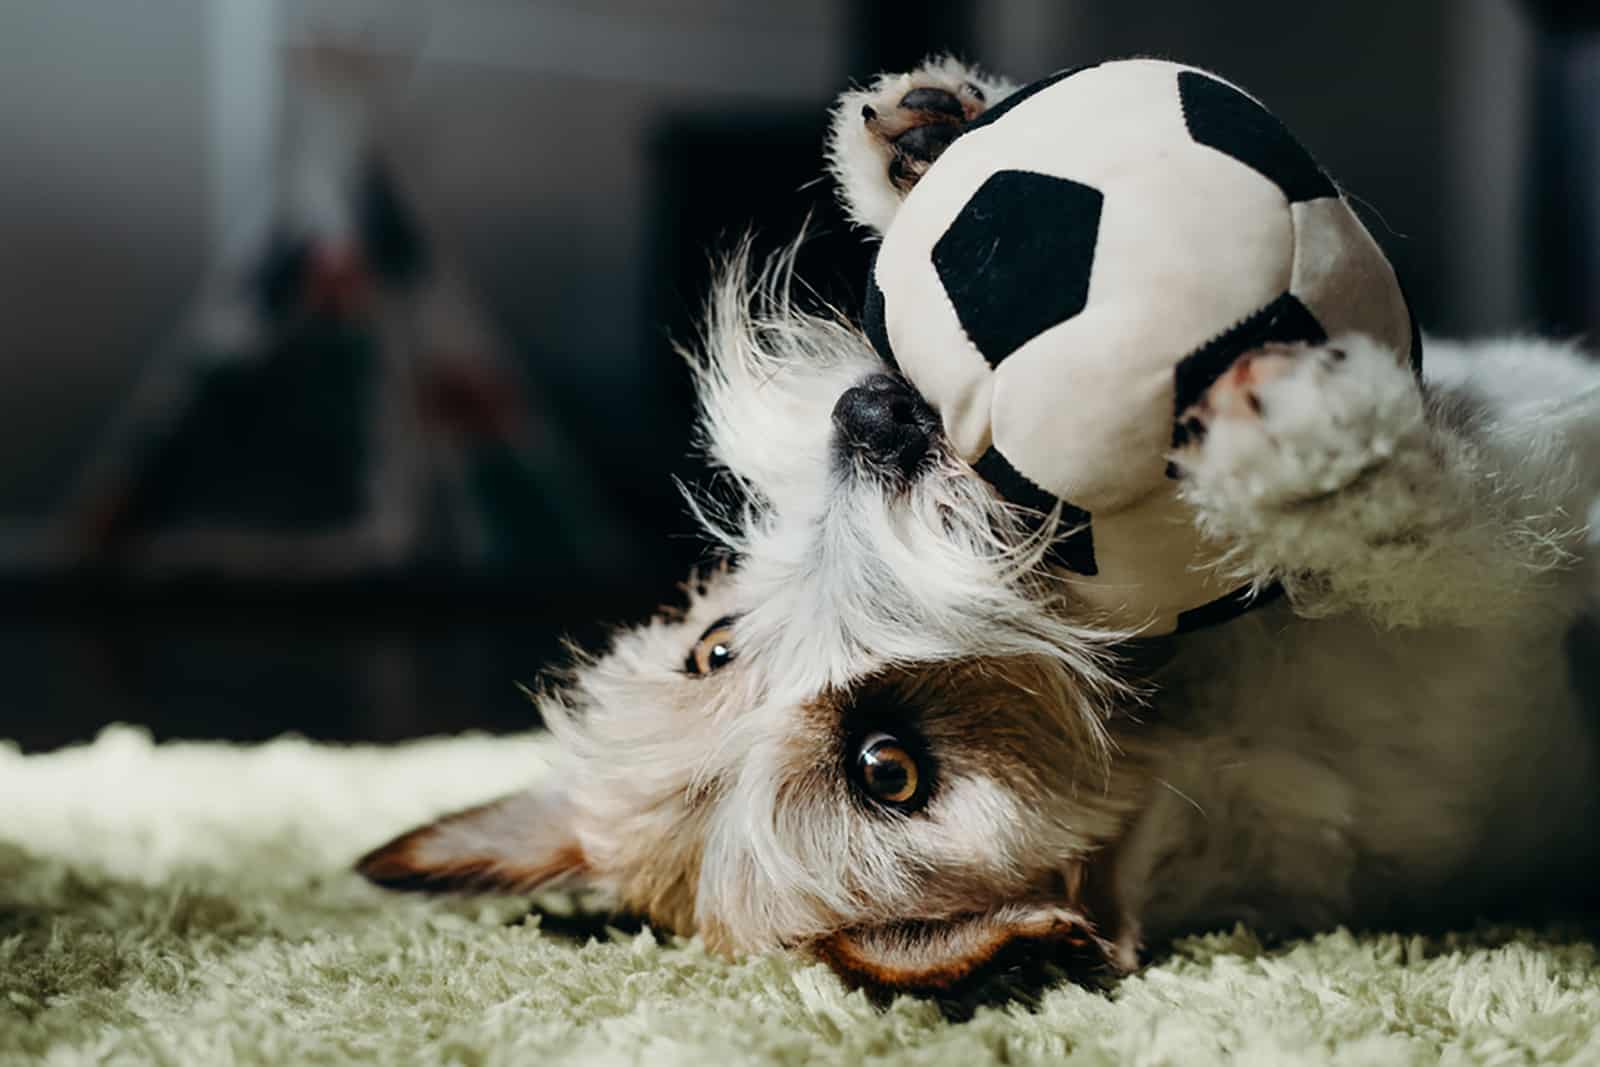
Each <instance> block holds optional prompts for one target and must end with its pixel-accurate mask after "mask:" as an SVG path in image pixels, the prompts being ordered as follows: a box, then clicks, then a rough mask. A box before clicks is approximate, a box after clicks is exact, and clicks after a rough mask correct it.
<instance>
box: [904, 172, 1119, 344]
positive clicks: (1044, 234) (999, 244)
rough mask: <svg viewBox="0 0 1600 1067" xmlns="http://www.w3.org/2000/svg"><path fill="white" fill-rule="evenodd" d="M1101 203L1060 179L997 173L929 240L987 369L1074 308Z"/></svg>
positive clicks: (1083, 295) (1085, 279) (1089, 267)
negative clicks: (952, 220)
mask: <svg viewBox="0 0 1600 1067" xmlns="http://www.w3.org/2000/svg"><path fill="white" fill-rule="evenodd" d="M1104 201H1105V197H1104V196H1103V195H1102V194H1101V193H1100V191H1099V190H1098V189H1094V188H1091V187H1090V186H1087V185H1084V184H1082V183H1080V182H1075V181H1070V180H1068V179H1066V178H1055V177H1051V176H1050V175H1048V174H1036V173H1034V172H1032V171H1025V170H1002V171H997V172H996V173H994V174H992V175H990V176H989V178H988V180H987V181H985V182H984V183H983V184H982V185H981V186H979V187H978V191H977V192H975V193H973V194H972V198H971V199H970V200H968V201H967V203H966V206H964V207H963V208H962V209H961V214H959V215H957V216H956V219H955V221H954V222H952V223H951V224H950V228H949V229H948V230H946V231H945V232H944V234H943V235H942V236H941V237H940V238H939V240H938V241H937V242H936V243H935V244H934V246H933V266H934V269H935V270H936V271H938V273H939V280H940V281H941V282H942V283H943V284H944V290H945V293H946V295H948V296H949V298H950V303H951V304H952V305H954V307H955V310H956V317H957V318H958V319H959V320H960V321H961V328H962V329H963V330H965V331H966V333H967V337H968V338H969V339H971V341H972V343H973V344H974V345H975V346H976V347H977V349H978V351H979V352H980V353H982V354H983V358H984V359H986V360H988V361H989V365H990V366H991V367H998V366H999V365H1000V363H1001V362H1002V361H1003V360H1004V359H1005V358H1006V357H1007V356H1009V355H1011V353H1013V352H1015V351H1016V350H1017V349H1018V348H1020V347H1021V346H1022V345H1023V344H1025V343H1026V342H1028V341H1030V340H1032V339H1033V338H1035V337H1037V336H1038V335H1039V334H1041V333H1043V332H1044V331H1045V330H1048V329H1049V328H1050V327H1052V326H1054V325H1056V324H1057V323H1061V322H1065V321H1066V320H1067V319H1070V318H1072V317H1073V316H1074V315H1076V314H1078V312H1080V311H1082V310H1083V307H1084V304H1086V303H1087V302H1088V299H1089V276H1090V274H1091V273H1092V272H1093V270H1094V250H1095V244H1096V242H1097V240H1098V239H1099V233H1100V209H1101V206H1102V204H1103V203H1104Z"/></svg>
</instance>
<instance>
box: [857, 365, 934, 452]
mask: <svg viewBox="0 0 1600 1067" xmlns="http://www.w3.org/2000/svg"><path fill="white" fill-rule="evenodd" d="M833 428H834V441H835V445H836V447H837V449H838V451H839V454H840V456H841V457H843V458H847V459H853V460H854V461H855V462H857V463H859V464H861V465H863V466H865V467H867V468H868V469H870V470H873V471H876V472H878V473H880V474H887V475H898V476H901V477H905V478H910V477H912V476H913V475H915V474H916V473H917V471H918V470H920V469H921V468H922V466H923V464H924V462H925V461H926V460H927V459H928V457H929V456H931V455H932V454H933V443H934V437H935V435H937V434H938V433H939V416H938V415H937V414H936V413H935V412H934V410H933V409H932V408H931V407H929V406H928V403H927V401H925V400H923V399H922V397H921V396H920V395H918V393H917V391H916V390H915V389H913V388H911V385H910V383H908V382H907V381H906V380H905V379H904V378H901V377H900V376H898V375H895V374H874V375H872V376H871V377H869V378H866V379H864V380H863V381H862V382H861V384H859V385H856V386H852V387H851V388H849V389H846V390H845V391H844V395H842V396H840V397H839V401H838V403H836V404H834V406H833Z"/></svg>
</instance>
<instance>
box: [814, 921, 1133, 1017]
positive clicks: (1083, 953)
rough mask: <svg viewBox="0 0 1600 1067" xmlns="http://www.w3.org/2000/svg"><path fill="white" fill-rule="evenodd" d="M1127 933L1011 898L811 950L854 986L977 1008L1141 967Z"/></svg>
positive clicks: (818, 943)
mask: <svg viewBox="0 0 1600 1067" xmlns="http://www.w3.org/2000/svg"><path fill="white" fill-rule="evenodd" d="M1136 941H1137V938H1136V935H1134V934H1133V933H1132V931H1131V930H1129V931H1125V932H1122V933H1119V932H1118V931H1117V930H1116V929H1114V928H1112V929H1102V928H1101V926H1100V925H1098V924H1097V923H1096V922H1095V921H1094V920H1093V919H1091V918H1090V917H1089V916H1088V915H1086V914H1084V913H1083V912H1081V911H1079V910H1077V909H1076V908H1074V907H1072V906H1068V905H1063V904H1060V903H1054V902H1048V901H1039V902H1031V903H1014V904H1007V905H1002V906H999V907H995V908H991V909H988V910H985V911H977V912H973V913H971V914H966V915H960V916H955V917H952V918H943V919H932V920H905V921H901V922H895V923H886V924H880V925H875V926H865V927H854V928H849V929H844V930H840V931H837V932H835V933H832V934H830V935H828V936H826V937H823V938H818V939H816V940H815V941H813V942H811V943H810V944H809V945H808V946H807V947H808V949H809V951H810V952H811V954H812V955H814V956H816V957H817V958H818V959H820V960H822V961H823V962H824V963H826V964H827V965H828V966H829V967H830V968H832V969H833V970H834V971H835V972H836V973H837V974H838V975H839V976H840V977H841V978H842V979H843V980H844V981H845V982H846V984H848V985H850V986H851V987H853V988H857V989H862V990H865V991H866V992H867V993H868V994H869V995H871V996H873V997H875V998H878V999H880V1000H881V999H887V998H889V997H891V996H894V995H896V994H901V993H908V994H914V995H923V996H933V997H935V998H938V999H940V1000H941V1001H943V1002H945V1003H947V1004H951V1003H953V1004H956V1005H961V1004H967V1005H974V1004H977V1003H983V1002H986V1001H989V1000H992V999H1010V998H1014V997H1017V996H1019V995H1022V996H1026V995H1028V994H1029V993H1030V992H1032V991H1033V990H1036V989H1038V988H1042V987H1043V986H1045V985H1048V984H1050V983H1052V982H1055V981H1059V980H1061V979H1068V980H1072V981H1076V982H1095V981H1100V980H1105V979H1111V978H1116V977H1120V976H1122V975H1125V974H1128V973H1130V972H1131V971H1133V970H1134V969H1135V968H1136V967H1137V965H1138V952H1137V943H1136Z"/></svg>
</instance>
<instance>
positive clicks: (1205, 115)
mask: <svg viewBox="0 0 1600 1067" xmlns="http://www.w3.org/2000/svg"><path fill="white" fill-rule="evenodd" d="M1178 96H1179V98H1180V99H1181V100H1182V101H1183V121H1184V124H1185V125H1186V126H1188V127H1189V136H1191V137H1193V138H1194V139H1195V140H1196V141H1198V142H1199V143H1200V144H1203V145H1206V146H1207V147H1209V148H1215V149H1216V150H1217V151H1219V152H1222V153H1224V154H1226V155H1229V156H1232V157H1233V158H1234V159H1237V160H1238V161H1239V162H1240V163H1243V164H1244V165H1245V166H1247V167H1249V168H1250V169H1251V170H1253V171H1255V172H1256V173H1258V174H1260V175H1261V176H1262V177H1264V178H1266V179H1267V180H1268V181H1270V182H1272V183H1273V184H1274V185H1276V186H1277V187H1278V188H1279V189H1282V190H1283V195H1284V196H1286V197H1288V198H1289V203H1291V204H1295V203H1299V202H1300V201H1302V200H1317V199H1320V198H1322V197H1324V196H1338V195H1339V190H1338V189H1336V188H1335V187H1334V184H1333V181H1332V179H1330V178H1329V177H1328V176H1327V175H1326V174H1324V173H1323V172H1322V168H1321V167H1319V166H1317V161H1316V160H1314V159H1312V158H1311V153H1310V152H1307V151H1306V150H1305V146H1303V145H1302V144H1301V143H1300V142H1299V141H1297V140H1295V139H1294V134H1292V133H1290V132H1289V130H1288V127H1286V126H1284V124H1283V123H1282V122H1280V121H1279V120H1278V117H1277V116H1276V115H1274V114H1273V113H1272V112H1270V111H1268V110H1267V109H1266V108H1264V107H1262V106H1261V105H1260V104H1258V103H1256V102H1255V101H1254V100H1252V99H1250V98H1249V97H1248V96H1246V95H1244V94H1243V93H1241V92H1240V91H1239V90H1237V89H1235V88H1234V87H1233V86H1231V85H1229V84H1227V83H1226V82H1222V81H1218V80H1217V79H1216V78H1212V77H1209V76H1207V75H1205V74H1201V73H1199V72H1197V71H1192V70H1186V71H1182V72H1180V73H1179V74H1178Z"/></svg>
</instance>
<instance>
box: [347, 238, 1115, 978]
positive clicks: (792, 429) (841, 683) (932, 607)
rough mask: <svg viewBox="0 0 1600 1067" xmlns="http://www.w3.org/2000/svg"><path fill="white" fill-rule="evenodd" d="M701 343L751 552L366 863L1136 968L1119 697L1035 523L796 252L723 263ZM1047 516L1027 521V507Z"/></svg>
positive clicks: (708, 440)
mask: <svg viewBox="0 0 1600 1067" xmlns="http://www.w3.org/2000/svg"><path fill="white" fill-rule="evenodd" d="M709 323H710V328H709V332H708V334H707V337H706V343H705V350H706V353H707V355H706V356H705V358H704V359H703V360H700V361H698V362H697V370H698V377H699V388H700V396H701V400H702V406H703V418H702V426H703V429H704V435H705V445H706V447H707V449H708V451H709V453H710V455H711V456H712V458H713V460H714V461H715V463H716V465H717V466H718V467H719V469H720V470H721V472H723V474H724V475H725V478H726V481H727V483H728V485H729V486H731V487H732V491H731V492H722V493H720V494H716V495H715V497H714V500H708V501H701V502H700V503H699V504H698V505H697V507H698V510H699V512H700V515H701V518H702V520H703V522H704V524H705V526H706V528H707V529H708V530H709V531H710V532H711V533H712V535H713V536H714V537H715V538H717V539H718V540H719V541H721V542H722V543H723V545H724V546H725V547H726V549H727V550H728V551H729V553H730V555H731V557H732V558H733V559H734V560H736V561H737V562H736V564H735V565H734V566H731V567H725V568H722V569H720V570H718V571H716V572H715V573H713V574H712V575H710V576H709V577H706V578H703V579H700V580H697V581H695V582H692V583H691V585H690V588H689V589H688V594H689V596H688V605H687V608H686V609H685V610H684V611H683V612H682V613H681V615H674V616H672V617H667V616H663V617H661V618H657V619H656V620H654V621H652V622H650V623H648V624H646V625H644V626H642V627H640V628H638V629H635V630H633V631H631V632H627V633H623V634H621V635H620V636H618V637H617V638H616V639H615V642H614V644H613V646H612V647H611V649H610V650H609V651H608V652H607V653H606V654H605V655H603V656H601V657H599V658H597V659H593V660H587V661H583V662H580V663H579V665H578V666H577V667H576V668H575V669H574V670H573V671H572V672H571V675H570V677H569V678H567V679H566V680H565V682H564V683H563V684H562V685H560V686H559V687H553V688H552V689H550V690H549V691H548V692H547V693H546V694H545V695H544V697H543V698H542V710H543V714H544V717H545V721H546V722H547V723H548V725H549V727H550V729H551V731H552V732H553V733H554V734H555V735H556V737H557V738H558V739H559V741H560V742H561V745H562V747H563V749H564V755H565V763H564V765H563V766H562V767H560V768H559V770H558V772H557V774H556V777H555V778H554V779H553V780H552V781H551V782H550V783H548V784H547V785H544V786H541V787H540V788H539V789H536V790H534V791H531V792H528V793H525V794H521V795H518V796H514V797H510V798H508V799H505V800H502V801H500V802H498V803H494V804H490V805H487V806H485V807H482V808H478V809H475V810H473V811H468V812H464V813H461V814H459V815H455V816H452V817H449V818H446V819H444V820H443V821H441V822H439V823H436V824H434V825H432V826H429V827H424V828H422V829H420V830H417V831H413V832H412V833H410V834H407V835H405V836H404V837H401V838H399V839H397V840H396V841H394V842H392V843H390V844H389V845H386V846H384V847H383V848H380V849H378V850H377V851H375V852H374V853H372V854H371V855H369V856H368V857H367V858H366V859H365V860H364V861H363V862H362V867H361V869H362V870H363V872H364V873H366V874H367V875H368V876H369V877H371V878H373V879H374V880H376V881H378V882H380V883H383V884H388V885H396V886H407V887H422V888H465V887H470V888H483V889H511V890H528V889H532V888H535V887H539V886H544V885H549V884H555V883H558V882H566V883H568V884H574V883H576V884H582V885H588V886H593V887H597V888H603V889H605V890H608V891H609V892H610V893H611V894H612V895H613V896H614V898H615V900H616V903H617V904H618V905H619V906H620V907H621V908H623V909H626V910H630V911H634V912H639V913H643V914H644V915H646V916H648V917H649V918H650V919H652V920H653V921H655V922H657V923H660V924H662V925H665V926H667V927H670V928H673V929H676V930H683V931H687V930H691V929H693V930H698V931H699V932H701V933H702V934H703V936H704V937H705V938H706V940H707V941H708V942H709V943H710V944H712V945H713V946H715V947H718V948H722V949H725V950H730V951H747V950H763V949H770V948H777V947H804V948H808V949H810V950H811V951H814V952H815V953H817V954H818V955H819V956H821V957H822V958H824V959H826V960H827V961H828V962H830V963H831V964H832V965H833V966H834V967H835V968H836V969H838V970H839V971H840V972H842V973H844V974H845V975H847V976H848V977H850V978H852V979H854V980H855V981H857V982H860V983H862V984H866V985H869V986H873V987H876V988H881V989H933V990H938V989H949V988H952V987H955V986H959V985H961V984H962V983H963V982H965V981H966V980H967V979H969V978H972V977H974V976H976V975H978V974H980V973H981V972H983V971H984V970H985V969H990V968H992V967H993V966H994V965H996V964H998V963H1000V962H1001V961H1006V960H1010V959H1012V958H1014V956H1015V954H1016V953H1017V952H1018V951H1020V950H1022V949H1024V948H1026V949H1030V950H1031V949H1040V950H1042V951H1043V954H1044V955H1047V956H1056V957H1058V958H1061V957H1065V958H1066V959H1067V960H1069V961H1073V962H1083V961H1084V960H1086V959H1087V960H1089V961H1092V962H1093V963H1094V964H1096V965H1104V964H1109V965H1110V966H1111V967H1112V968H1122V967H1125V966H1127V965H1128V964H1129V963H1130V961H1131V957H1132V942H1133V939H1134V938H1135V937H1136V932H1135V931H1134V930H1133V929H1132V927H1131V926H1130V925H1129V924H1126V923H1125V922H1124V921H1123V918H1122V916H1120V915H1118V914H1116V912H1117V909H1116V907H1115V905H1114V903H1113V900H1114V896H1115V894H1114V893H1113V892H1111V887H1110V886H1109V885H1108V879H1107V877H1106V875H1107V871H1108V870H1109V863H1108V860H1107V856H1108V855H1109V849H1108V847H1107V846H1108V844H1109V843H1110V842H1113V841H1114V840H1115V839H1116V837H1117V835H1118V833H1119V830H1120V828H1121V826H1122V824H1123V822H1124V821H1125V819H1126V817H1127V815H1128V813H1129V812H1130V810H1131V808H1132V807H1133V805H1134V804H1135V803H1136V799H1137V798H1136V792H1137V785H1136V783H1135V779H1134V776H1135V771H1134V770H1133V769H1131V768H1132V765H1133V763H1134V761H1132V760H1130V759H1128V758H1127V757H1126V755H1125V754H1122V755H1118V757H1117V758H1115V759H1113V758H1112V757H1113V751H1114V748H1115V743H1114V741H1113V738H1112V732H1111V726H1112V723H1111V721H1110V716H1109V709H1110V708H1111V707H1113V706H1114V705H1116V704H1117V703H1119V702H1120V700H1121V698H1123V697H1124V696H1125V695H1126V694H1125V693H1124V692H1123V691H1122V690H1121V689H1120V687H1119V683H1118V682H1117V681H1115V676H1114V675H1113V673H1112V672H1111V671H1110V669H1109V664H1108V660H1107V652H1106V649H1107V647H1108V640H1107V639H1108V636H1109V635H1106V634H1104V633H1101V632H1097V631H1095V630H1092V629H1088V628H1085V627H1082V626H1080V625H1077V624H1074V623H1073V622H1072V621H1071V619H1072V618H1073V617H1074V613H1073V611H1072V610H1071V603H1070V589H1069V588H1067V587H1065V586H1063V585H1062V581H1061V579H1060V578H1058V577H1055V576H1053V575H1052V574H1051V573H1050V572H1049V571H1048V570H1047V569H1046V568H1045V567H1043V566H1042V565H1041V563H1040V560H1041V557H1042V556H1043V551H1044V548H1045V546H1044V545H1043V544H1041V542H1040V537H1039V535H1038V534H1037V533H1029V532H1028V531H1029V529H1030V524H1029V523H1027V522H1024V521H1021V519H1020V518H1019V516H1017V515H1016V514H1015V513H1014V511H1013V510H1012V508H1011V507H1010V506H1008V505H1006V504H1005V503H1003V502H1002V501H1000V500H999V498H998V497H997V496H996V495H995V494H994V493H993V492H992V491H991V490H990V489H989V488H988V487H987V486H986V485H985V484H984V482H983V481H982V480H981V479H979V478H978V477H977V476H976V475H975V474H974V473H973V471H972V470H971V469H970V468H969V467H967V466H966V465H965V464H963V463H961V462H960V461H959V460H957V459H956V458H954V457H953V456H952V455H951V454H950V452H949V450H948V449H947V447H946V446H945V445H944V442H943V440H942V437H941V435H940V432H939V429H938V425H937V421H936V420H935V419H933V418H932V416H931V413H930V412H928V411H927V410H926V409H925V408H923V407H922V405H921V402H920V401H919V400H918V399H917V397H916V396H915V394H913V393H912V392H911V391H910V390H909V389H907V388H905V387H904V386H903V385H902V384H901V383H900V382H899V381H898V379H896V378H894V377H893V376H892V375H891V374H890V373H889V369H888V368H887V367H886V366H885V365H883V364H882V363H881V362H880V361H879V359H878V357H877V356H876V355H875V354H874V353H873V350H872V348H871V347H870V345H868V344H867V343H866V342H865V341H864V339H863V338H862V337H861V336H860V335H859V334H858V333H857V332H856V331H855V330H853V329H852V328H850V327H849V326H848V325H846V324H844V323H843V322H841V321H839V320H837V319H834V318H830V317H825V316H816V315H811V314H807V313H803V312H801V311H799V310H797V309H796V308H795V307H793V306H792V305H791V303H790V302H789V299H788V296H787V284H786V281H785V279H784V276H783V271H782V266H781V264H780V266H779V267H778V268H776V270H775V271H774V272H770V273H769V274H767V275H766V276H764V277H761V278H757V279H755V280H754V281H749V280H747V275H746V272H745V271H744V270H743V268H742V265H736V268H735V269H734V270H733V271H732V272H730V274H729V280H728V281H727V282H726V283H725V284H724V285H723V286H722V287H721V288H720V289H719V290H718V292H717V295H716V298H715V301H714V304H713V307H712V312H711V315H710V317H709ZM1032 528H1037V524H1034V526H1033V527H1032Z"/></svg>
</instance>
